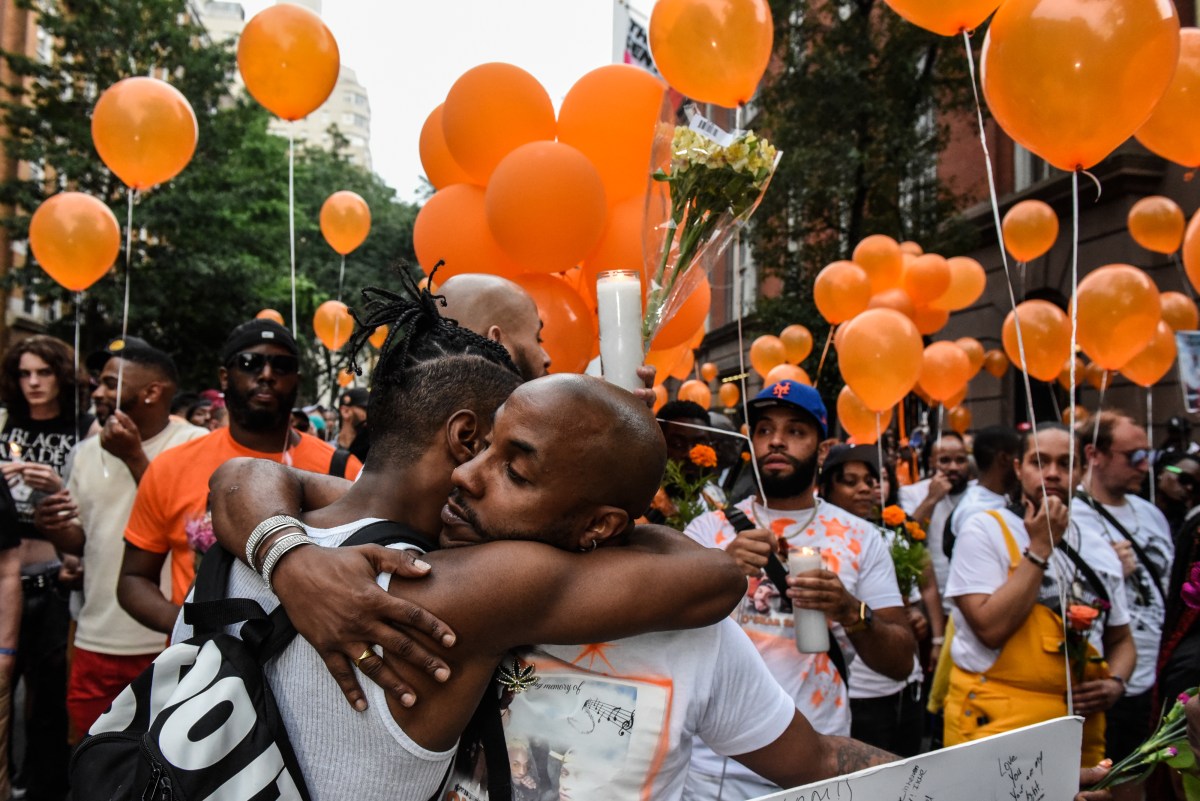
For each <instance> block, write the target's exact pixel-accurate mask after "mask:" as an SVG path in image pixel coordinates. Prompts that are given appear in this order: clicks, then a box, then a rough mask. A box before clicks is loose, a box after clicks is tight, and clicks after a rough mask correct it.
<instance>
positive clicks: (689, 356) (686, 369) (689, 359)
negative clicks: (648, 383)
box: [671, 345, 696, 381]
mask: <svg viewBox="0 0 1200 801" xmlns="http://www.w3.org/2000/svg"><path fill="white" fill-rule="evenodd" d="M695 367H696V354H695V353H692V351H691V348H689V347H688V346H687V345H684V346H683V355H682V356H681V357H680V358H679V361H677V362H675V367H674V368H672V369H671V378H678V379H679V380H680V381H683V380H685V379H687V377H688V376H690V375H691V374H692V370H693V369H694V368H695Z"/></svg>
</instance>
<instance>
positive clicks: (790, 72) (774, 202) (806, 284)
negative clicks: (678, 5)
mask: <svg viewBox="0 0 1200 801" xmlns="http://www.w3.org/2000/svg"><path fill="white" fill-rule="evenodd" d="M771 9H772V12H773V15H774V19H775V52H776V55H777V56H778V58H779V60H780V63H779V64H778V65H777V66H778V69H777V70H774V71H773V72H772V73H771V74H770V75H769V76H768V79H767V80H766V82H765V83H764V86H763V88H762V91H761V93H760V96H759V98H758V101H757V102H758V106H759V108H760V109H761V111H760V113H759V114H758V116H757V117H756V118H755V119H754V120H753V124H754V125H755V126H756V127H757V128H758V129H760V130H762V131H764V132H765V133H766V134H767V135H768V136H770V137H771V139H772V141H773V142H774V143H775V144H776V145H777V146H778V147H779V149H780V150H782V151H783V152H784V156H783V159H782V161H781V162H780V165H779V168H778V170H777V172H776V175H775V177H774V179H773V181H772V184H771V187H770V189H769V190H768V191H767V193H766V196H765V197H764V199H763V204H762V206H761V207H760V208H759V210H758V212H757V214H756V216H755V221H756V223H755V226H754V228H753V231H752V234H751V243H752V247H753V252H754V258H755V261H756V262H757V263H758V265H759V268H760V270H761V271H762V272H763V273H765V274H770V275H776V276H778V277H780V278H782V279H783V280H784V287H785V288H784V291H783V293H782V295H781V296H780V297H778V298H775V299H771V300H764V301H760V303H759V305H758V308H757V313H756V318H757V319H756V322H757V324H758V325H759V326H761V328H762V330H764V331H769V332H772V333H773V332H777V331H779V330H780V329H782V328H783V327H784V326H785V325H788V324H790V323H796V322H799V323H802V324H804V325H806V326H808V328H809V329H810V330H811V331H812V332H813V336H814V338H815V339H816V345H815V348H816V353H817V355H818V357H819V355H820V352H821V347H822V346H823V345H824V343H825V338H826V336H827V333H828V330H829V326H828V325H827V324H826V323H825V322H824V320H822V319H821V317H820V315H819V314H818V313H817V310H816V308H815V306H814V304H813V300H812V284H813V279H814V278H815V276H816V274H817V273H818V272H819V271H820V270H821V268H823V267H824V266H825V265H827V264H829V263H830V262H832V261H836V260H838V259H847V258H849V257H850V254H851V252H852V251H853V248H854V245H855V244H856V243H857V242H858V241H859V240H861V239H862V238H863V237H865V236H868V235H870V234H875V233H883V234H888V235H890V236H893V237H895V238H896V239H898V240H904V239H912V240H916V241H918V242H920V243H921V244H922V245H923V246H924V247H925V248H926V249H927V250H930V251H934V252H942V253H946V254H947V255H954V254H955V252H957V251H960V250H962V249H963V248H964V247H965V246H966V245H967V244H968V243H969V238H968V237H967V236H966V235H965V232H964V229H963V228H962V227H961V225H959V224H958V223H956V222H955V218H954V214H955V212H956V211H958V210H959V208H960V207H961V199H960V198H959V197H958V196H957V195H956V194H955V193H954V192H953V190H952V187H949V186H947V185H946V184H945V183H943V182H942V181H941V180H940V179H939V176H938V173H937V156H938V152H939V151H940V149H941V148H942V146H943V145H944V143H945V140H946V136H947V130H946V126H945V120H946V118H947V115H949V114H954V113H956V112H958V111H961V110H963V109H965V108H967V106H966V103H967V102H968V100H969V98H970V83H969V79H968V77H967V64H966V60H965V54H964V51H963V46H962V43H961V41H958V40H954V39H945V38H941V37H937V36H935V35H933V34H931V33H928V32H926V31H924V30H922V29H920V28H917V27H916V26H914V25H912V24H910V23H908V22H905V21H904V20H902V19H900V17H898V16H897V15H896V14H895V13H893V12H892V11H891V9H889V8H887V7H886V6H885V4H884V3H883V2H882V0H821V1H820V2H812V1H811V0H771ZM821 384H822V389H823V391H824V392H825V393H827V394H826V397H834V393H835V392H836V390H837V389H838V388H839V387H840V384H841V380H840V378H839V377H838V376H837V370H836V357H835V355H834V353H833V351H832V349H831V350H830V356H829V360H828V361H827V362H826V365H825V369H824V370H823V372H822V378H821Z"/></svg>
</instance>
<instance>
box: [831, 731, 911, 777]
mask: <svg viewBox="0 0 1200 801" xmlns="http://www.w3.org/2000/svg"><path fill="white" fill-rule="evenodd" d="M826 739H827V740H828V741H829V748H830V749H832V750H833V753H834V756H835V759H836V762H837V775H838V776H845V775H846V774H847V773H854V772H855V771H859V770H863V769H864V768H873V767H875V766H876V765H886V764H887V763H889V762H896V761H898V760H899V759H900V757H898V756H896V755H895V754H889V753H888V752H887V751H884V750H882V749H879V748H876V747H875V746H873V745H867V744H866V743H863V742H859V741H858V740H852V739H850V738H849V737H827V738H826Z"/></svg>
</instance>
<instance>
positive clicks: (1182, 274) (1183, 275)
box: [1171, 250, 1196, 302]
mask: <svg viewBox="0 0 1200 801" xmlns="http://www.w3.org/2000/svg"><path fill="white" fill-rule="evenodd" d="M1171 261H1172V262H1174V264H1175V271H1176V272H1178V273H1179V282H1180V283H1181V284H1183V291H1184V292H1186V293H1187V296H1188V297H1189V298H1191V299H1192V302H1195V301H1196V288H1195V287H1194V286H1192V282H1191V280H1190V279H1189V278H1188V276H1187V272H1186V271H1184V269H1183V262H1182V261H1180V260H1179V251H1178V250H1177V251H1175V252H1174V253H1172V254H1171Z"/></svg>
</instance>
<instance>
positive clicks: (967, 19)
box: [887, 0, 1000, 36]
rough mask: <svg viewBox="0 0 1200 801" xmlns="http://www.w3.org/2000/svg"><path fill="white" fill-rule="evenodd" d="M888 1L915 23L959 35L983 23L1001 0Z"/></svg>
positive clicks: (945, 33) (946, 34)
mask: <svg viewBox="0 0 1200 801" xmlns="http://www.w3.org/2000/svg"><path fill="white" fill-rule="evenodd" d="M887 4H888V5H889V6H891V7H892V10H893V11H895V12H896V13H897V14H899V15H900V16H902V17H904V18H905V19H906V20H908V21H909V22H911V23H912V24H913V25H917V26H920V27H922V28H924V29H925V30H927V31H933V32H934V33H938V34H941V35H942V36H957V35H958V34H960V33H962V32H963V31H973V30H975V29H976V28H978V27H979V26H980V25H982V24H983V21H984V20H986V19H987V18H988V15H989V14H991V13H992V12H993V11H995V10H996V6H998V5H1000V0H887Z"/></svg>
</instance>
